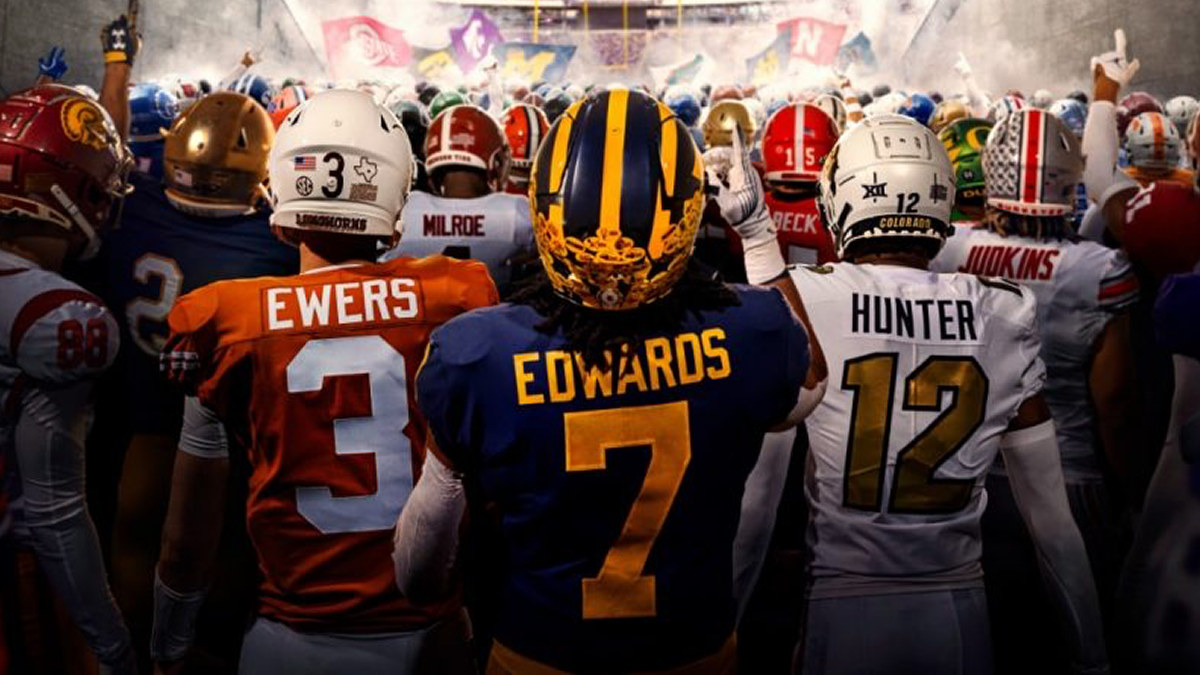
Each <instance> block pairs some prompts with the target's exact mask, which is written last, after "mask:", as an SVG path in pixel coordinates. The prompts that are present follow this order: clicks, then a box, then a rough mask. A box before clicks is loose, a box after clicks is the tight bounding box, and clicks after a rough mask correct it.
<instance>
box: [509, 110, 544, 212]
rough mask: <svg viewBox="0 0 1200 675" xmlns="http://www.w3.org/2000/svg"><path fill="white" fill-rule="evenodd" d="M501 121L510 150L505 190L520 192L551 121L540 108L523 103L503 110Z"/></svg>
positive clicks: (526, 183) (527, 181) (525, 189)
mask: <svg viewBox="0 0 1200 675" xmlns="http://www.w3.org/2000/svg"><path fill="white" fill-rule="evenodd" d="M500 121H501V124H503V125H504V135H505V136H506V137H507V138H508V147H509V149H510V150H512V167H511V168H510V169H509V171H508V181H507V182H506V183H505V187H504V191H505V192H509V193H512V194H516V195H523V194H525V193H526V191H527V188H528V187H529V171H530V170H531V169H532V168H533V158H534V156H535V155H536V154H537V150H538V146H540V145H541V144H542V139H543V138H545V137H546V132H547V131H548V130H549V129H550V122H549V121H548V120H547V119H546V114H545V113H543V112H542V111H541V110H538V109H537V108H535V107H533V106H531V105H527V104H524V103H518V104H517V105H514V106H513V107H511V108H509V109H508V110H506V111H504V117H503V118H502V119H501V120H500Z"/></svg>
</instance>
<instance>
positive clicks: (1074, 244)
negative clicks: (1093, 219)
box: [931, 227, 1138, 480]
mask: <svg viewBox="0 0 1200 675" xmlns="http://www.w3.org/2000/svg"><path fill="white" fill-rule="evenodd" d="M931 267H932V269H935V270H938V271H942V272H961V273H964V274H980V275H985V276H989V277H999V278H1003V279H1008V280H1009V281H1013V282H1016V283H1019V284H1021V285H1023V286H1025V287H1027V288H1029V289H1030V290H1031V291H1032V292H1033V295H1034V297H1036V298H1037V314H1038V333H1039V335H1040V337H1041V341H1042V348H1041V357H1042V361H1043V362H1044V363H1045V365H1046V375H1047V378H1046V389H1045V395H1046V403H1047V404H1048V405H1049V406H1050V411H1051V413H1052V415H1053V417H1054V422H1055V428H1056V431H1057V435H1058V445H1059V452H1060V453H1061V455H1062V458H1063V468H1064V470H1065V471H1066V472H1067V477H1068V479H1071V478H1085V479H1092V480H1099V479H1100V478H1101V473H1100V466H1099V463H1098V457H1097V451H1098V448H1099V441H1098V439H1097V438H1096V435H1095V422H1096V420H1095V412H1094V409H1093V407H1092V405H1091V399H1090V393H1089V391H1090V390H1089V387H1088V378H1089V377H1090V374H1091V363H1092V357H1093V355H1094V354H1095V345H1096V341H1097V340H1098V339H1099V337H1100V335H1101V334H1102V333H1103V331H1104V328H1105V326H1107V325H1108V322H1109V320H1110V319H1111V318H1112V316H1113V313H1115V312H1118V311H1121V310H1122V309H1124V308H1126V307H1128V306H1129V305H1131V304H1132V303H1133V302H1134V301H1135V300H1136V299H1137V297H1138V284H1137V280H1136V278H1135V276H1134V273H1133V268H1132V267H1131V266H1130V264H1129V262H1128V260H1127V259H1126V258H1125V256H1124V254H1122V253H1121V252H1119V251H1115V250H1112V249H1109V248H1107V247H1104V246H1101V245H1100V244H1097V243H1094V242H1090V241H1082V240H1075V239H1061V240H1046V241H1039V240H1035V239H1032V238H1029V237H1022V236H1016V235H1012V236H1008V237H1002V236H1000V235H998V234H995V233H992V232H990V231H988V230H984V229H977V228H971V227H960V228H958V229H957V231H956V232H955V234H954V236H953V237H951V238H950V239H948V240H947V241H946V246H945V248H944V249H943V250H942V253H941V254H940V255H939V256H938V257H937V259H935V260H934V262H933V264H932V265H931Z"/></svg>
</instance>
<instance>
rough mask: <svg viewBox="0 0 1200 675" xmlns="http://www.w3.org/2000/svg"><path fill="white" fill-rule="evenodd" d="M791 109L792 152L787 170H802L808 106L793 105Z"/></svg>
mask: <svg viewBox="0 0 1200 675" xmlns="http://www.w3.org/2000/svg"><path fill="white" fill-rule="evenodd" d="M792 110H793V111H794V112H793V113H792V146H793V150H792V151H793V152H794V153H795V154H794V155H793V156H792V165H791V166H789V167H788V168H787V170H788V171H803V170H804V123H805V122H806V121H807V119H806V118H807V117H808V108H807V106H802V105H797V106H793V107H792Z"/></svg>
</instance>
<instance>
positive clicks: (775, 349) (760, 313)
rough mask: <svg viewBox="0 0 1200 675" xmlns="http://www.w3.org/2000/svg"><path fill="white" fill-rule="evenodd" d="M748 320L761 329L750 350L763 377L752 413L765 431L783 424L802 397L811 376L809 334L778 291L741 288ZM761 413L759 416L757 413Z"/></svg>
mask: <svg viewBox="0 0 1200 675" xmlns="http://www.w3.org/2000/svg"><path fill="white" fill-rule="evenodd" d="M738 291H739V294H740V295H741V297H742V305H743V310H744V311H745V312H747V313H748V316H747V317H746V321H747V322H748V323H749V324H750V325H753V326H756V327H757V328H758V331H757V332H756V333H754V336H755V342H756V344H754V345H752V348H751V349H749V350H747V352H748V353H750V354H754V355H757V359H758V361H759V362H758V363H756V364H751V366H750V369H751V371H752V372H754V373H757V374H759V376H760V377H761V380H760V381H761V382H762V383H763V385H764V386H763V387H762V388H761V390H760V393H759V395H758V396H750V397H748V399H749V400H750V401H754V404H753V405H755V406H756V407H757V411H755V410H750V411H748V413H749V414H751V415H753V417H752V418H751V419H754V420H756V422H757V423H758V426H760V427H762V428H768V429H769V428H774V427H776V426H778V425H780V424H782V423H783V422H784V421H785V420H786V419H787V416H788V414H789V413H791V411H792V409H793V408H794V407H795V406H796V402H797V400H798V399H799V396H800V388H801V387H802V386H804V380H805V378H806V377H807V375H808V360H809V351H808V333H807V332H806V331H805V330H804V326H803V324H801V323H800V321H799V319H797V318H796V315H795V314H794V313H793V312H792V310H791V307H789V306H788V304H787V300H786V299H784V297H783V293H781V292H780V291H778V290H776V289H774V288H748V287H739V288H738ZM756 412H757V414H755V413H756Z"/></svg>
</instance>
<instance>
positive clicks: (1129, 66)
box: [1092, 28, 1142, 87]
mask: <svg viewBox="0 0 1200 675" xmlns="http://www.w3.org/2000/svg"><path fill="white" fill-rule="evenodd" d="M1113 38H1115V40H1116V43H1117V48H1116V49H1114V50H1113V51H1111V52H1107V53H1105V54H1101V55H1100V56H1094V57H1092V72H1095V71H1096V66H1100V67H1101V68H1103V69H1104V76H1105V77H1107V78H1108V79H1110V80H1112V81H1113V82H1116V83H1117V84H1119V85H1121V86H1122V87H1126V86H1128V85H1129V82H1130V81H1131V80H1133V76H1134V75H1136V74H1137V71H1138V68H1141V67H1142V64H1141V62H1140V61H1138V60H1137V59H1134V60H1133V61H1130V60H1129V59H1128V57H1127V56H1126V54H1125V31H1124V30H1122V29H1120V28H1118V29H1117V30H1116V31H1114V32H1113Z"/></svg>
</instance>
